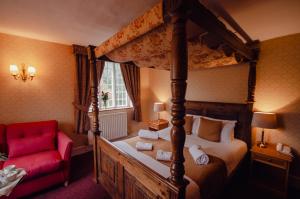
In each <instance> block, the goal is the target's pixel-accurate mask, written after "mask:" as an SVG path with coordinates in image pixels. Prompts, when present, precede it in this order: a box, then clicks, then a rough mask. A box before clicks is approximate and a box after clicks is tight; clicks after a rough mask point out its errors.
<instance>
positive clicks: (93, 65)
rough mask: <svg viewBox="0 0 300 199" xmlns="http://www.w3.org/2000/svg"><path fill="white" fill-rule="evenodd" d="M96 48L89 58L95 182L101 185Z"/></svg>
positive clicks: (89, 48) (90, 50)
mask: <svg viewBox="0 0 300 199" xmlns="http://www.w3.org/2000/svg"><path fill="white" fill-rule="evenodd" d="M94 49H95V47H94V46H89V47H88V58H89V62H90V85H91V102H92V122H91V123H92V125H91V130H92V132H93V135H94V175H95V176H94V177H95V181H96V183H97V184H98V183H99V171H98V146H97V138H98V136H100V130H99V108H98V96H97V94H98V83H97V73H96V57H95V51H94Z"/></svg>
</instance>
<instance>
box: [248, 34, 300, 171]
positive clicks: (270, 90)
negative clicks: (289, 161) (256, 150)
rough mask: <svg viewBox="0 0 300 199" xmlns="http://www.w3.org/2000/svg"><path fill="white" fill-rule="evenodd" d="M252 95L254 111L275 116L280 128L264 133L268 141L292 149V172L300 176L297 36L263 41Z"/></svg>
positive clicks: (299, 36) (299, 50) (299, 44)
mask: <svg viewBox="0 0 300 199" xmlns="http://www.w3.org/2000/svg"><path fill="white" fill-rule="evenodd" d="M255 95H256V103H255V104H254V108H255V110H258V111H267V112H276V113H278V119H279V128H278V129H276V130H266V131H265V132H266V138H267V141H269V142H273V143H277V142H281V143H284V144H288V145H290V146H291V147H292V148H293V149H294V150H295V151H294V153H297V155H296V156H298V157H297V158H296V159H295V160H294V162H297V164H294V168H293V172H296V173H297V176H300V169H299V166H300V160H299V159H300V158H299V154H300V34H295V35H289V36H285V37H280V38H276V39H271V40H267V41H264V42H262V45H261V54H260V59H259V62H258V65H257V86H256V92H255ZM254 136H255V133H254ZM254 136H253V137H254ZM259 137H260V131H258V134H257V136H256V137H254V139H258V138H259Z"/></svg>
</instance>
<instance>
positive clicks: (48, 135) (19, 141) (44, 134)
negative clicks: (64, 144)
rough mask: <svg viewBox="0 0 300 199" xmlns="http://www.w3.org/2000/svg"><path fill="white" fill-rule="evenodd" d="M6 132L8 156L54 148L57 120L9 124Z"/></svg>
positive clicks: (12, 156)
mask: <svg viewBox="0 0 300 199" xmlns="http://www.w3.org/2000/svg"><path fill="white" fill-rule="evenodd" d="M6 132H7V133H6V136H7V145H8V157H9V158H14V157H19V156H23V155H28V154H33V153H38V152H42V151H47V150H54V149H55V138H56V132H57V121H54V120H52V121H44V122H31V123H16V124H11V125H8V126H7V130H6Z"/></svg>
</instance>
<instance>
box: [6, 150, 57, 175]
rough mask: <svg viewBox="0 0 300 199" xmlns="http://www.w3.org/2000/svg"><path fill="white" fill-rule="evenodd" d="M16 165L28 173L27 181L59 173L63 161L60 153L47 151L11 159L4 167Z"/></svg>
mask: <svg viewBox="0 0 300 199" xmlns="http://www.w3.org/2000/svg"><path fill="white" fill-rule="evenodd" d="M12 164H14V165H16V167H18V168H24V169H25V170H26V172H27V175H26V177H25V180H27V179H31V178H34V177H38V176H40V175H42V174H47V173H51V172H54V171H57V170H58V169H60V168H61V167H62V159H61V156H60V154H59V152H58V151H45V152H39V153H35V154H31V155H26V156H22V157H16V158H10V159H8V160H7V161H5V163H4V165H3V167H6V166H8V165H12Z"/></svg>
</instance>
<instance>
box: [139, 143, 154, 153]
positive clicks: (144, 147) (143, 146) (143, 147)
mask: <svg viewBox="0 0 300 199" xmlns="http://www.w3.org/2000/svg"><path fill="white" fill-rule="evenodd" d="M135 148H136V149H137V150H139V151H151V150H152V149H153V144H152V143H146V142H137V143H136V144H135Z"/></svg>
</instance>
